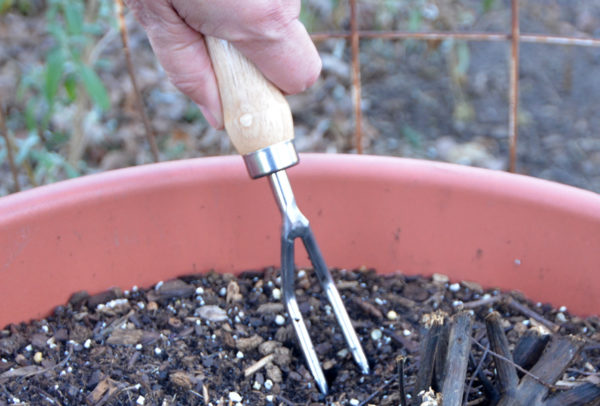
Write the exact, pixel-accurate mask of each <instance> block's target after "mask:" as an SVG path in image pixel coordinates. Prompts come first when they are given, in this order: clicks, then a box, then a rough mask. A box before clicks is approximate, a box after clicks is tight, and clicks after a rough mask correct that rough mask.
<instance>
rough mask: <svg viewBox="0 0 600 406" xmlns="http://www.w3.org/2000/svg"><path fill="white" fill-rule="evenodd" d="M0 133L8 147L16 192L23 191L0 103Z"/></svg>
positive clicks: (0, 103)
mask: <svg viewBox="0 0 600 406" xmlns="http://www.w3.org/2000/svg"><path fill="white" fill-rule="evenodd" d="M0 132H1V133H2V136H3V137H4V144H5V145H6V155H7V156H8V164H9V165H10V171H11V172H12V177H13V182H14V184H15V190H16V191H17V192H19V191H21V184H20V183H19V170H18V169H17V165H16V164H15V159H14V157H13V144H12V142H11V140H10V138H9V135H8V128H7V127H6V121H5V120H4V108H3V106H2V102H1V101H0Z"/></svg>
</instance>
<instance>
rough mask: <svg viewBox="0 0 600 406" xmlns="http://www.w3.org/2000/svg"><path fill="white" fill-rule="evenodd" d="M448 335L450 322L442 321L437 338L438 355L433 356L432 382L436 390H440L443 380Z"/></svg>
mask: <svg viewBox="0 0 600 406" xmlns="http://www.w3.org/2000/svg"><path fill="white" fill-rule="evenodd" d="M449 336H450V323H447V322H446V323H444V325H443V326H442V330H441V331H440V338H439V340H438V355H437V357H435V367H434V374H435V379H434V382H433V386H434V389H435V390H437V391H438V392H439V391H441V390H442V385H443V382H444V373H445V371H446V357H447V354H448V337H449Z"/></svg>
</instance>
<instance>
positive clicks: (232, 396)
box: [229, 392, 244, 403]
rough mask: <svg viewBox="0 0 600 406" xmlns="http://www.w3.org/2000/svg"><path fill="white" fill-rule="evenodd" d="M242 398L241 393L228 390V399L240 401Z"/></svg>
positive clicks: (235, 401)
mask: <svg viewBox="0 0 600 406" xmlns="http://www.w3.org/2000/svg"><path fill="white" fill-rule="evenodd" d="M242 399H244V398H243V397H242V395H240V394H239V393H237V392H229V401H230V402H234V403H240V402H241V401H242Z"/></svg>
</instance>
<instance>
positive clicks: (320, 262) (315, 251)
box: [269, 170, 369, 393]
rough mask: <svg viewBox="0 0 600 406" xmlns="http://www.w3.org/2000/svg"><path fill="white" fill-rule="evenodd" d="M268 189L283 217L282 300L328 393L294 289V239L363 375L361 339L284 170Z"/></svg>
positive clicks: (364, 360)
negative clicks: (307, 260) (297, 239)
mask: <svg viewBox="0 0 600 406" xmlns="http://www.w3.org/2000/svg"><path fill="white" fill-rule="evenodd" d="M269 180H270V182H271V187H272V189H273V193H274V194H275V200H276V201H277V204H278V206H279V209H280V211H281V214H282V220H283V224H282V231H281V268H282V269H281V275H282V276H281V281H282V288H283V299H284V302H285V305H286V307H287V310H288V313H289V315H290V318H291V320H292V324H293V326H294V329H295V331H296V335H297V336H298V340H299V342H300V347H301V348H302V352H303V353H304V356H305V358H306V361H307V363H308V366H309V369H310V371H311V373H312V375H313V377H314V378H315V381H316V382H317V385H318V386H319V389H320V390H321V392H322V393H327V381H326V380H325V375H324V374H323V370H322V369H321V366H320V364H319V359H318V358H317V354H316V352H315V349H314V346H313V344H312V341H311V339H310V336H309V334H308V330H307V329H306V325H305V324H304V320H303V318H302V314H301V313H300V308H299V307H298V302H297V300H296V294H295V289H294V282H295V261H294V240H295V239H296V238H300V239H301V240H302V242H303V244H304V247H305V248H306V251H307V253H308V256H309V258H310V260H311V262H312V264H313V266H314V268H315V272H316V273H317V277H318V278H319V282H320V283H321V286H322V288H323V291H324V292H325V295H326V296H327V299H328V300H329V303H330V304H331V307H332V308H333V312H334V314H335V316H336V318H337V321H338V324H339V325H340V327H341V329H342V332H343V334H344V337H345V339H346V343H347V344H348V347H349V348H350V351H351V353H352V356H353V357H354V360H355V361H356V362H357V364H358V365H359V366H360V368H361V371H362V372H363V373H364V374H368V373H369V363H368V361H367V358H366V356H365V354H364V352H363V349H362V346H361V344H360V340H359V339H358V336H357V335H356V332H355V331H354V327H352V322H351V321H350V317H349V316H348V313H347V312H346V308H345V307H344V303H343V301H342V298H341V297H340V294H339V292H338V290H337V288H336V286H335V283H334V281H333V278H332V277H331V274H330V273H329V270H328V268H327V265H326V264H325V260H324V259H323V256H322V254H321V250H320V249H319V246H318V245H317V242H316V240H315V237H314V234H313V232H312V230H311V228H310V224H309V222H308V220H307V219H306V217H305V216H304V215H303V214H302V212H301V211H300V209H299V208H298V206H297V204H296V199H295V198H294V193H293V191H292V187H291V185H290V182H289V180H288V177H287V174H286V172H285V170H280V171H277V172H274V173H271V174H270V175H269Z"/></svg>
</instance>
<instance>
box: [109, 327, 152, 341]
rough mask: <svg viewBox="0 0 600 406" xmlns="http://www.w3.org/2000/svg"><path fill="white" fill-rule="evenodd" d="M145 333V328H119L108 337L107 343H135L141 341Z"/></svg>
mask: <svg viewBox="0 0 600 406" xmlns="http://www.w3.org/2000/svg"><path fill="white" fill-rule="evenodd" d="M143 335H144V331H143V330H137V329H123V328H117V329H115V330H114V331H113V332H112V333H111V335H110V336H109V337H108V339H107V340H106V343H107V344H112V345H134V344H137V343H139V342H140V340H141V338H142V336H143Z"/></svg>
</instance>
